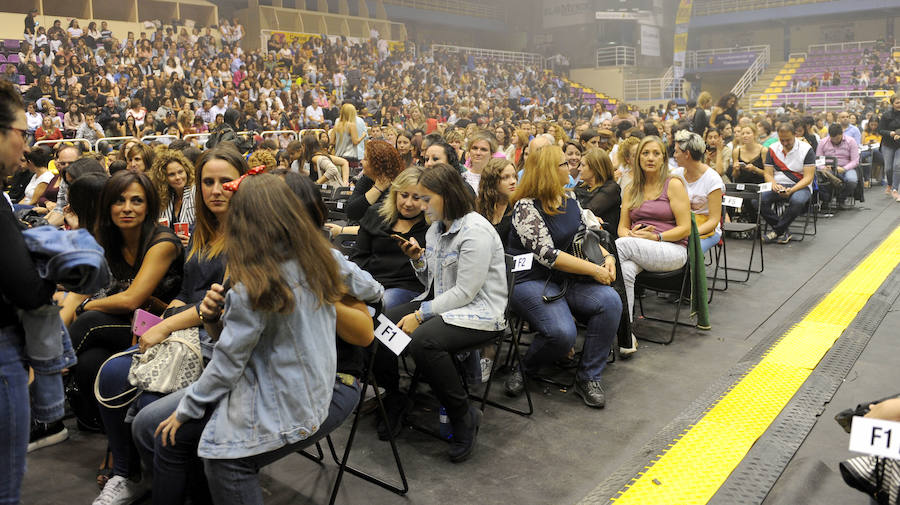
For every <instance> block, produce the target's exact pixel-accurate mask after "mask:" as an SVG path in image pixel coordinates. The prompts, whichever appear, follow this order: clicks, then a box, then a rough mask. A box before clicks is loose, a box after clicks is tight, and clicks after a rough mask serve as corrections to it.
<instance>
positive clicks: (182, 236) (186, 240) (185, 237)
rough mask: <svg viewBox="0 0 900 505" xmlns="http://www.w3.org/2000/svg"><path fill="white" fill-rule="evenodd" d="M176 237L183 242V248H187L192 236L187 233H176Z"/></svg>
mask: <svg viewBox="0 0 900 505" xmlns="http://www.w3.org/2000/svg"><path fill="white" fill-rule="evenodd" d="M175 236H176V237H178V240H180V241H181V246H182V247H184V248H187V246H188V243H189V242H190V241H191V236H190V235H188V234H187V233H178V232H175Z"/></svg>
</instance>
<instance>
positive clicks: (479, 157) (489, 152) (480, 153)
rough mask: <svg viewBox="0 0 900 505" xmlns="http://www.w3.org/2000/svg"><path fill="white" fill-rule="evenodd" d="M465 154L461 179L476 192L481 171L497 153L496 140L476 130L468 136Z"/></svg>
mask: <svg viewBox="0 0 900 505" xmlns="http://www.w3.org/2000/svg"><path fill="white" fill-rule="evenodd" d="M466 152H467V154H468V155H469V159H468V162H467V165H468V166H467V167H466V168H467V170H466V171H465V172H464V173H463V179H464V180H465V181H466V183H467V184H468V185H469V186H471V187H472V191H473V192H474V191H478V183H479V181H480V180H481V171H482V170H484V167H485V166H486V165H487V163H488V162H489V161H491V157H492V156H493V155H494V153H495V152H497V138H496V137H494V134H493V133H491V132H489V131H487V130H482V129H476V130H475V131H474V132H472V134H471V135H469V142H468V144H467V145H466Z"/></svg>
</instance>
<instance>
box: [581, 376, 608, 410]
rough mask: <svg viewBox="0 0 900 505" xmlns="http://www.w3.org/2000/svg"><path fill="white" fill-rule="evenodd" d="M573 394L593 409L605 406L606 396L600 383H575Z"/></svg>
mask: <svg viewBox="0 0 900 505" xmlns="http://www.w3.org/2000/svg"><path fill="white" fill-rule="evenodd" d="M575 394H576V395H578V396H580V397H581V399H582V400H584V404H585V405H587V406H588V407H592V408H595V409H602V408H603V407H604V406H605V405H606V394H605V393H604V392H603V386H601V385H600V381H582V380H580V381H575Z"/></svg>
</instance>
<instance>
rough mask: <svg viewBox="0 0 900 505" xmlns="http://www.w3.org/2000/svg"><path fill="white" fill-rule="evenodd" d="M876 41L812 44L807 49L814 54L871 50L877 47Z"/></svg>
mask: <svg viewBox="0 0 900 505" xmlns="http://www.w3.org/2000/svg"><path fill="white" fill-rule="evenodd" d="M875 44H876V41H874V40H862V41H859V42H834V43H831V44H810V45H809V46H808V47H807V51H808V52H809V53H810V54H812V53H817V54H821V53H831V52H838V53H839V52H843V51H846V50H848V49H867V48H868V49H871V48H873V47H875Z"/></svg>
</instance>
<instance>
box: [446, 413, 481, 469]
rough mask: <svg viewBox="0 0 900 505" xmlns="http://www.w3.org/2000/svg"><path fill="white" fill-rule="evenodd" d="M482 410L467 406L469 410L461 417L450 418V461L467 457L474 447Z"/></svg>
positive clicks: (455, 461) (457, 461) (463, 459)
mask: <svg viewBox="0 0 900 505" xmlns="http://www.w3.org/2000/svg"><path fill="white" fill-rule="evenodd" d="M481 416H482V412H481V411H480V410H478V409H477V408H475V407H473V406H471V405H470V406H469V412H468V413H466V416H465V417H464V418H462V419H456V420H454V419H451V420H450V422H451V423H452V424H453V440H451V441H450V450H449V451H448V452H447V453H448V454H449V455H450V461H452V462H454V463H460V462H462V461H465V460H467V459H469V456H471V455H472V451H473V450H474V449H475V436H476V435H477V434H478V427H479V426H480V425H481Z"/></svg>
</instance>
